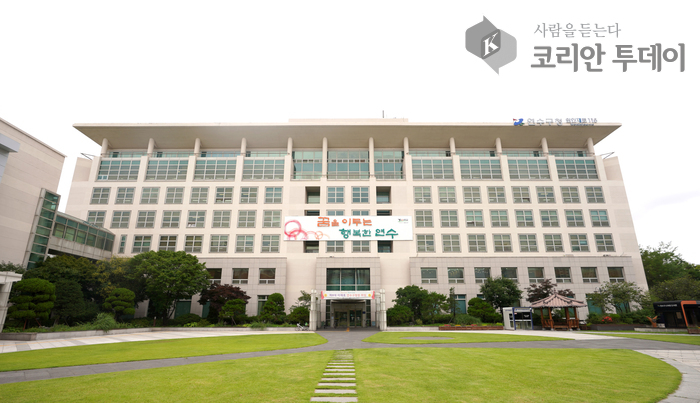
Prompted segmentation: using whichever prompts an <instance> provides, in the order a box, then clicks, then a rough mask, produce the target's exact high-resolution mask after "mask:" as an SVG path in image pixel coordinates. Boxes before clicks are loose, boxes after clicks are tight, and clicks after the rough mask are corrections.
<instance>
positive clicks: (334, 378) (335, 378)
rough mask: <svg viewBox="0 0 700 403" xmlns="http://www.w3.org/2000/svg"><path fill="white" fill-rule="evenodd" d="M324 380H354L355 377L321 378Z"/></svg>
mask: <svg viewBox="0 0 700 403" xmlns="http://www.w3.org/2000/svg"><path fill="white" fill-rule="evenodd" d="M321 380H322V381H354V380H355V378H321Z"/></svg>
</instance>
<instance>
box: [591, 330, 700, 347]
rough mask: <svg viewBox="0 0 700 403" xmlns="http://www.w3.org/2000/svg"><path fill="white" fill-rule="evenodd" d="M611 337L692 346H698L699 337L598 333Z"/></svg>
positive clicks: (699, 343)
mask: <svg viewBox="0 0 700 403" xmlns="http://www.w3.org/2000/svg"><path fill="white" fill-rule="evenodd" d="M598 334H605V335H606V336H613V337H628V338H630V339H643V340H656V341H666V342H669V343H681V344H694V345H696V346H700V336H696V335H689V334H677V335H674V334H639V333H598Z"/></svg>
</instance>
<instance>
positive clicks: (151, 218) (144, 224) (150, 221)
mask: <svg viewBox="0 0 700 403" xmlns="http://www.w3.org/2000/svg"><path fill="white" fill-rule="evenodd" d="M155 222H156V212H155V211H139V216H138V218H137V220H136V228H153V227H154V225H155Z"/></svg>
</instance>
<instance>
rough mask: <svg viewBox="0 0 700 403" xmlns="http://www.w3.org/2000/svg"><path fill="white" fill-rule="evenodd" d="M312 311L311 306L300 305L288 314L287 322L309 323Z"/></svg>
mask: <svg viewBox="0 0 700 403" xmlns="http://www.w3.org/2000/svg"><path fill="white" fill-rule="evenodd" d="M310 315H311V312H309V308H307V307H305V306H298V307H296V308H294V309H292V312H291V313H290V314H289V315H288V316H287V322H289V323H302V324H304V323H309V317H310Z"/></svg>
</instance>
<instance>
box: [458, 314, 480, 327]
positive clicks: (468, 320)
mask: <svg viewBox="0 0 700 403" xmlns="http://www.w3.org/2000/svg"><path fill="white" fill-rule="evenodd" d="M455 323H456V324H458V325H480V324H481V319H479V318H477V317H475V316H471V315H467V314H466V313H460V314H459V315H457V316H456V317H455Z"/></svg>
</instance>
